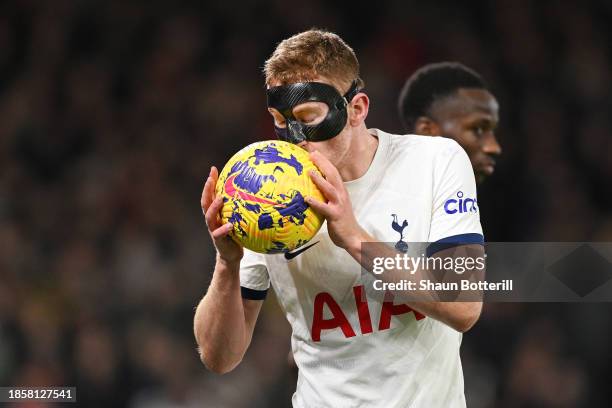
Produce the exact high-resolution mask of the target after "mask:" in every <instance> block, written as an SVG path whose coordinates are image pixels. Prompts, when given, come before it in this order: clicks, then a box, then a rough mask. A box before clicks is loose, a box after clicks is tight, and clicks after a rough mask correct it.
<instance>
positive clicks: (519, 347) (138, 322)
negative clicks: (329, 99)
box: [0, 0, 612, 408]
mask: <svg viewBox="0 0 612 408" xmlns="http://www.w3.org/2000/svg"><path fill="white" fill-rule="evenodd" d="M313 26H316V27H319V28H327V29H330V30H332V31H335V32H337V33H339V34H340V35H341V36H342V37H343V38H344V39H345V40H346V41H347V42H348V43H349V44H350V45H351V46H352V47H353V48H354V49H355V51H356V52H357V55H358V57H359V59H360V62H361V65H362V77H363V78H364V79H365V82H366V86H367V90H368V93H369V95H370V97H371V100H372V105H371V113H370V116H369V118H368V120H367V123H368V125H369V126H370V127H377V128H381V129H384V130H386V131H390V132H395V133H401V132H402V129H401V128H400V122H399V120H398V117H397V109H396V99H397V95H398V92H399V89H400V87H401V86H402V84H403V82H404V80H405V79H406V77H407V76H408V75H410V74H411V73H412V72H413V71H414V70H415V69H417V68H418V67H420V66H421V65H423V64H425V63H427V62H434V61H442V60H456V61H460V62H462V63H464V64H466V65H468V66H471V67H473V68H475V69H476V70H477V71H479V72H480V73H481V74H482V75H483V76H484V77H485V79H486V80H487V82H488V83H489V84H490V86H491V88H492V90H493V92H494V94H495V95H496V96H497V97H498V99H499V101H500V105H501V123H500V127H499V132H498V135H499V140H500V142H501V144H502V146H503V150H504V152H503V155H502V157H501V159H500V160H499V162H498V169H497V172H496V174H494V176H492V177H491V178H490V179H489V180H487V182H486V183H485V184H484V185H483V186H482V187H481V188H480V189H479V202H480V207H481V218H482V223H483V227H484V230H485V236H486V238H487V240H489V241H612V211H611V209H612V182H611V180H612V159H611V158H612V138H611V135H612V119H611V115H610V113H611V112H612V92H611V91H612V55H611V51H612V49H611V48H610V44H612V28H611V27H612V3H611V2H609V1H605V0H601V1H578V0H577V1H553V0H549V1H537V2H536V1H525V0H504V1H471V2H456V1H450V0H449V1H441V2H435V4H434V2H423V1H405V0H392V1H388V2H374V3H372V2H364V1H356V2H351V3H348V4H334V3H333V2H327V1H324V0H311V1H307V2H286V1H280V0H272V1H257V0H247V1H238V2H228V1H210V2H203V1H198V2H196V1H188V2H180V4H179V2H161V1H133V2H127V1H125V2H124V1H97V0H83V1H68V0H53V1H38V0H14V1H4V2H2V3H0V385H2V386H8V385H20V386H25V385H31V386H34V385H75V386H76V387H78V399H79V402H80V404H79V405H81V406H86V407H123V406H126V407H134V408H141V407H160V408H161V407H196V406H198V407H202V406H204V407H283V406H289V405H290V402H289V401H290V397H291V394H292V393H293V391H294V389H295V377H294V375H295V373H293V372H292V370H291V369H290V368H289V366H288V364H287V352H288V350H289V335H290V329H289V325H288V323H287V322H286V320H285V319H284V317H283V316H282V313H281V312H280V310H279V308H278V306H277V303H276V300H275V299H274V297H273V296H270V297H269V298H268V300H267V301H266V302H265V306H264V310H263V311H262V313H261V315H260V318H259V321H258V324H257V328H256V333H255V336H254V340H253V343H252V345H251V348H250V350H249V351H248V353H247V356H246V358H245V360H244V361H243V363H242V365H241V366H239V368H237V369H236V370H235V371H234V372H232V373H230V374H228V375H226V376H222V377H220V376H217V375H214V374H212V373H210V372H208V371H206V369H205V368H204V367H203V366H202V365H201V363H200V361H199V359H198V355H197V352H196V345H195V341H194V339H193V335H192V318H193V310H194V307H195V306H196V305H197V303H198V301H199V299H200V298H201V297H202V296H203V294H204V293H205V291H206V288H207V286H208V283H209V282H210V277H211V271H212V266H213V262H214V252H213V250H212V248H211V243H210V240H209V238H208V235H207V233H206V230H205V226H204V221H203V217H202V214H201V210H200V207H199V198H200V193H201V188H202V185H203V182H204V181H205V178H206V176H207V175H208V170H209V167H210V166H211V165H212V164H215V165H217V166H223V164H224V163H225V161H226V160H227V159H228V158H229V157H230V156H231V154H232V153H234V152H235V151H237V150H238V149H239V148H240V147H242V146H244V145H246V144H247V143H250V142H253V141H256V140H262V139H269V138H272V137H273V131H272V122H271V120H270V118H269V117H268V114H267V112H266V109H265V94H264V86H263V77H262V75H261V67H262V65H263V62H264V60H265V59H266V58H267V57H268V56H269V54H270V53H271V52H272V50H273V49H274V46H275V44H276V43H277V42H278V41H280V40H282V39H283V38H285V37H287V36H289V35H292V34H294V33H296V32H299V31H302V30H304V29H307V28H311V27H313ZM415 171H418V169H415ZM577 272H578V273H579V272H580V271H577ZM611 311H612V307H611V306H610V305H609V304H583V305H578V304H487V305H485V309H484V314H483V316H482V318H481V320H480V322H479V323H478V324H477V326H476V327H475V328H474V329H473V330H472V331H470V332H468V333H467V334H466V335H465V336H464V341H463V346H462V353H463V365H464V369H465V378H466V380H465V381H466V395H467V399H468V406H470V407H476V408H480V407H607V406H610V405H611V404H612V388H611V387H610V386H609V379H610V378H612V347H611V344H612V322H611V320H612V318H611V317H610V316H611V313H610V312H611ZM381 352H383V351H382V350H381ZM432 392H434V391H433V390H432ZM31 406H37V405H31Z"/></svg>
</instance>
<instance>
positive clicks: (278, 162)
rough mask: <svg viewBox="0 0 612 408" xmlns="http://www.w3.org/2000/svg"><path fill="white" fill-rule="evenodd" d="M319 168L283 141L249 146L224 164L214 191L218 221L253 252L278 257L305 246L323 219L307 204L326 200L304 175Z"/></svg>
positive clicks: (297, 147)
mask: <svg viewBox="0 0 612 408" xmlns="http://www.w3.org/2000/svg"><path fill="white" fill-rule="evenodd" d="M311 170H314V171H316V172H318V171H319V170H318V169H317V167H316V166H315V165H314V163H313V162H312V161H311V160H310V158H309V157H308V152H306V151H305V150H304V149H302V148H301V147H299V146H296V145H294V144H291V143H287V142H283V141H276V140H275V141H266V142H258V143H253V144H251V145H249V146H247V147H245V148H244V149H242V150H240V151H239V152H238V153H236V154H235V155H234V156H233V157H232V158H231V159H230V160H229V161H228V162H227V164H226V165H225V167H224V168H223V171H221V174H220V175H219V180H218V181H217V186H216V192H217V194H219V195H221V196H222V197H223V208H222V210H221V218H222V220H223V222H224V223H226V222H231V223H232V224H233V225H234V229H233V231H232V232H231V233H230V235H231V237H232V238H233V239H234V240H235V241H236V242H238V243H239V244H241V245H242V246H244V247H245V248H248V249H250V250H252V251H256V252H261V253H267V254H271V253H280V252H287V251H291V250H293V249H295V248H298V247H300V246H302V245H304V244H305V243H306V242H308V241H309V240H310V239H311V238H312V237H313V236H314V235H315V234H316V233H317V231H318V230H319V228H321V225H322V223H323V217H321V216H320V215H319V214H317V213H316V212H314V211H313V209H312V208H310V207H309V206H308V204H306V202H305V201H304V197H307V196H310V197H313V198H315V199H317V200H320V201H325V199H324V197H323V194H322V193H321V192H320V191H319V189H318V188H317V186H316V185H315V184H314V183H313V182H312V180H311V178H310V176H309V175H308V173H309V171H311Z"/></svg>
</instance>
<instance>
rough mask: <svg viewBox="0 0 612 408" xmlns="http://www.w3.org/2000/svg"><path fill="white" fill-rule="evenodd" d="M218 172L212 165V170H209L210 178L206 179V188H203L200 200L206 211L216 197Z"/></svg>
mask: <svg viewBox="0 0 612 408" xmlns="http://www.w3.org/2000/svg"><path fill="white" fill-rule="evenodd" d="M217 178H218V172H217V168H216V167H215V166H211V168H210V171H209V172H208V178H207V179H206V183H205V184H204V189H203V190H202V198H201V200H200V204H201V205H202V209H203V210H204V212H206V210H207V209H208V207H209V206H210V203H211V202H212V200H214V198H215V186H216V184H217Z"/></svg>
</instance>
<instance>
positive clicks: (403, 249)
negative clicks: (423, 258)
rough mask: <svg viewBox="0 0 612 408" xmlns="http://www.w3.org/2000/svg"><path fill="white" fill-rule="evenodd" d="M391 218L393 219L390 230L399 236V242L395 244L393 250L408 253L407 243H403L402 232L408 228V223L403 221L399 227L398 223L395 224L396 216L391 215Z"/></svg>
mask: <svg viewBox="0 0 612 408" xmlns="http://www.w3.org/2000/svg"><path fill="white" fill-rule="evenodd" d="M391 216H392V217H393V222H392V223H391V228H393V229H394V230H395V231H397V232H398V233H399V234H400V239H399V241H397V242H396V243H395V249H397V250H398V251H400V252H404V253H406V252H408V243H407V242H406V241H404V230H405V229H406V227H407V226H408V221H406V220H404V222H402V224H401V225H400V224H399V222H397V214H391Z"/></svg>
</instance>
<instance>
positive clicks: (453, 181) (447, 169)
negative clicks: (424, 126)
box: [429, 139, 484, 245]
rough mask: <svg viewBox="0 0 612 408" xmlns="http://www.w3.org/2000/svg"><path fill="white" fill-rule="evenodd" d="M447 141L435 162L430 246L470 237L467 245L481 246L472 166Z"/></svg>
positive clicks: (465, 157)
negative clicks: (453, 238) (477, 244)
mask: <svg viewBox="0 0 612 408" xmlns="http://www.w3.org/2000/svg"><path fill="white" fill-rule="evenodd" d="M446 141H448V143H445V146H444V147H443V148H442V149H441V151H440V152H439V153H438V154H437V155H436V157H435V159H434V160H435V163H434V176H433V180H434V186H433V207H432V217H431V226H430V229H429V242H432V243H433V242H437V241H444V240H445V239H448V238H451V237H463V238H465V237H469V241H470V242H466V243H483V242H484V239H483V236H482V227H481V225H480V210H479V208H478V201H477V196H476V181H475V180H474V171H473V170H472V164H471V163H470V160H469V158H468V156H467V154H466V153H465V151H464V150H463V149H462V148H461V147H460V146H459V145H458V144H457V143H456V142H455V141H453V140H449V139H446ZM476 238H478V239H476ZM453 241H456V245H461V244H462V243H464V242H463V241H464V239H459V240H453Z"/></svg>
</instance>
